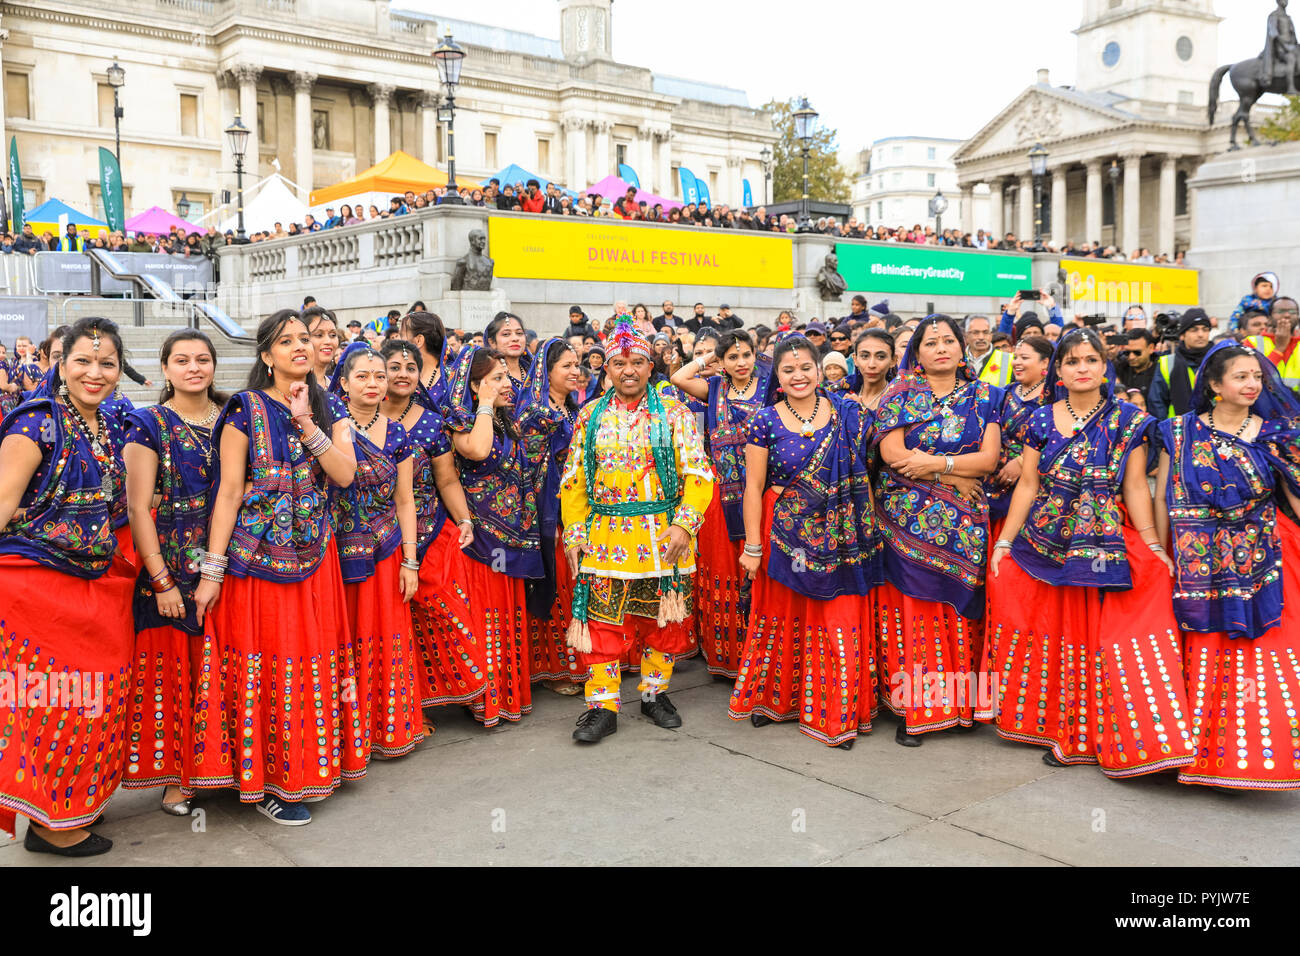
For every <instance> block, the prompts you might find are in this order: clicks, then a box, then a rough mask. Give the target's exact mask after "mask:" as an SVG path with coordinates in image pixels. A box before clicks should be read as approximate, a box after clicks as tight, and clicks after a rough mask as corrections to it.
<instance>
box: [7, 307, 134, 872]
mask: <svg viewBox="0 0 1300 956" xmlns="http://www.w3.org/2000/svg"><path fill="white" fill-rule="evenodd" d="M61 347H62V351H63V358H62V360H61V362H60V364H59V365H58V366H57V369H58V377H59V380H60V381H56V383H55V390H54V394H53V395H52V396H50V397H41V398H33V399H30V400H29V401H26V402H24V403H23V404H21V405H19V406H18V408H16V409H15V410H14V411H12V412H10V413H9V414H8V415H6V416H5V418H4V420H3V422H0V529H3V531H0V594H4V595H5V596H6V599H5V602H4V610H3V612H2V613H0V682H3V683H4V684H7V685H8V686H6V687H2V688H0V695H2V696H5V697H8V698H9V700H8V702H7V703H6V704H5V705H4V706H2V707H0V831H3V832H4V833H6V834H8V835H9V836H11V837H12V836H16V835H17V821H16V815H17V814H20V813H21V814H22V815H23V816H25V817H27V818H28V819H29V820H30V821H31V823H30V825H29V826H28V828H27V835H26V838H25V842H24V845H25V846H26V848H27V849H28V850H30V851H33V852H39V853H53V854H56V855H59V856H77V857H80V856H93V855H95V854H99V853H105V852H107V851H108V850H109V849H110V848H111V847H112V845H113V843H112V841H111V840H108V839H106V838H104V837H101V836H99V835H98V834H96V833H91V832H90V830H89V829H88V828H89V826H90V825H91V824H92V823H94V822H95V821H96V820H97V819H99V816H100V814H101V813H103V810H104V805H105V804H106V803H107V802H108V799H109V797H111V796H112V795H113V791H115V790H116V789H117V785H118V783H120V782H121V780H122V768H123V764H124V758H125V753H126V736H127V717H126V715H127V708H128V701H129V698H130V693H131V647H132V642H133V639H134V636H135V635H134V633H133V630H132V627H131V611H130V608H131V584H132V580H133V578H134V572H133V569H132V568H131V567H130V566H129V565H127V564H126V562H125V561H123V560H122V558H121V557H120V556H118V555H117V553H116V552H117V541H116V539H115V537H114V535H113V530H112V521H111V518H110V514H109V512H110V506H111V504H112V502H113V501H114V500H115V499H117V498H119V497H121V498H124V497H125V494H124V487H125V481H124V478H123V465H122V459H121V447H120V445H117V444H116V443H115V439H114V437H113V434H112V432H111V431H110V429H109V428H108V426H107V424H106V422H105V417H104V414H103V412H102V410H101V408H100V406H101V404H102V403H103V401H104V399H105V398H106V397H108V396H109V395H111V394H112V392H113V389H114V388H115V387H116V385H117V381H118V377H119V376H120V375H121V369H122V340H121V339H120V338H119V337H118V334H117V327H116V326H115V325H114V324H113V323H112V322H109V321H108V320H107V319H100V318H86V319H82V320H80V321H79V322H77V323H76V324H75V325H74V326H72V328H71V330H70V331H69V332H68V333H67V334H66V335H65V336H64V339H63V342H62V344H61Z"/></svg>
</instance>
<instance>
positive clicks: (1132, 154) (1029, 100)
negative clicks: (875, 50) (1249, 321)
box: [953, 0, 1265, 255]
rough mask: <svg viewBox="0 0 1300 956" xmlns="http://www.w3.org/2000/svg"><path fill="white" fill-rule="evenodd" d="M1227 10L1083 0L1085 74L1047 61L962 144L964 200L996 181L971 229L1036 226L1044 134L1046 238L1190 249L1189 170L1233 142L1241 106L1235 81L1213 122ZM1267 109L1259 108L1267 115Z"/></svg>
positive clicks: (1192, 3) (1167, 1)
mask: <svg viewBox="0 0 1300 956" xmlns="http://www.w3.org/2000/svg"><path fill="white" fill-rule="evenodd" d="M1227 12H1228V13H1229V14H1230V15H1231V10H1229V11H1227ZM1220 20H1221V18H1220V17H1219V16H1217V15H1216V13H1215V10H1214V4H1213V0H1083V19H1082V22H1081V23H1080V25H1079V27H1078V29H1076V30H1075V31H1074V32H1075V35H1076V36H1077V37H1078V45H1077V60H1078V62H1077V68H1076V74H1077V78H1078V79H1077V82H1076V84H1075V85H1074V86H1054V85H1053V84H1052V83H1051V79H1050V73H1049V71H1048V70H1039V71H1038V75H1037V78H1036V82H1035V83H1033V84H1032V85H1030V86H1029V87H1027V88H1026V89H1025V90H1024V92H1022V93H1021V94H1020V95H1019V96H1017V97H1016V98H1015V99H1014V100H1013V101H1012V102H1011V103H1009V104H1008V105H1007V106H1006V107H1005V108H1004V109H1003V110H1002V111H1001V112H999V113H998V114H997V115H996V116H995V117H993V119H992V120H990V121H989V122H988V123H987V124H986V125H985V126H984V127H983V128H982V129H981V130H980V131H979V132H978V133H976V134H975V136H973V137H971V139H969V140H967V141H966V143H964V144H963V145H962V146H961V147H960V148H959V149H958V150H957V151H956V153H955V154H954V155H953V162H954V163H955V165H956V167H957V182H958V188H959V189H960V191H961V195H962V198H963V200H965V199H966V198H968V197H969V196H970V195H971V192H972V190H973V189H974V188H975V187H976V186H977V185H979V184H986V185H987V187H988V190H989V207H988V219H987V221H986V222H979V221H976V220H975V219H974V218H973V217H972V218H968V219H967V220H965V221H964V222H963V228H965V229H967V230H972V229H975V228H978V227H983V228H992V229H993V231H994V232H995V233H997V234H998V235H1002V234H1004V233H1006V232H1014V233H1015V234H1016V235H1017V236H1018V237H1022V238H1032V237H1033V235H1034V218H1035V217H1034V211H1035V209H1034V190H1033V179H1032V176H1031V175H1030V161H1029V156H1028V152H1029V150H1030V149H1031V148H1032V147H1033V146H1034V144H1035V143H1042V144H1043V146H1044V147H1045V148H1046V149H1047V151H1048V154H1049V156H1048V171H1047V174H1046V176H1045V177H1044V182H1043V184H1042V203H1041V212H1042V220H1043V233H1044V236H1045V238H1046V239H1048V240H1050V241H1052V242H1056V243H1058V244H1059V243H1064V242H1066V241H1074V242H1084V241H1086V242H1098V241H1100V242H1103V243H1106V244H1113V245H1115V246H1117V247H1119V248H1120V249H1121V250H1123V251H1124V252H1125V253H1129V252H1131V251H1132V250H1134V249H1137V248H1139V247H1146V248H1149V249H1150V250H1151V251H1152V252H1153V253H1160V252H1165V253H1169V254H1171V255H1172V254H1173V253H1175V252H1176V251H1180V250H1185V249H1186V248H1187V247H1188V246H1189V245H1190V242H1191V237H1192V232H1193V222H1192V219H1193V216H1194V215H1195V209H1194V208H1193V203H1192V197H1191V194H1190V193H1189V190H1188V189H1187V181H1188V179H1189V178H1191V177H1192V176H1193V175H1194V174H1195V172H1196V169H1197V168H1198V166H1199V165H1200V164H1201V162H1202V161H1203V160H1205V159H1206V158H1207V157H1210V156H1212V155H1216V154H1218V153H1221V152H1223V151H1224V150H1225V149H1226V148H1227V145H1228V123H1229V120H1230V118H1231V116H1232V113H1233V111H1234V110H1235V109H1236V103H1235V102H1232V101H1231V99H1232V96H1233V94H1232V89H1231V87H1230V86H1228V85H1227V83H1224V92H1225V93H1226V95H1227V96H1228V97H1229V100H1230V101H1229V102H1224V101H1223V100H1222V99H1221V101H1220V104H1219V110H1218V115H1217V116H1216V120H1215V123H1214V124H1213V125H1211V124H1209V123H1208V121H1207V112H1206V111H1207V105H1208V97H1209V79H1210V76H1211V74H1212V73H1213V72H1214V70H1215V68H1217V67H1218V66H1220V65H1221V64H1220V62H1219V59H1218V56H1219V54H1218V25H1219V22H1220ZM1261 39H1262V25H1261ZM1264 111H1265V110H1264V108H1262V107H1257V116H1256V118H1257V119H1258V118H1259V116H1260V115H1262V114H1263V112H1264ZM963 208H965V209H971V208H972V207H971V204H969V203H965V202H964V203H963Z"/></svg>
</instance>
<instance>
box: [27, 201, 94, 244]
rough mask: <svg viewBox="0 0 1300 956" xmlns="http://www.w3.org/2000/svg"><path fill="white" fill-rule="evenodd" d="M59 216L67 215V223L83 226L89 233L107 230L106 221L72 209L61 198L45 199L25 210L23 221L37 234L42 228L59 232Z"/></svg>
mask: <svg viewBox="0 0 1300 956" xmlns="http://www.w3.org/2000/svg"><path fill="white" fill-rule="evenodd" d="M60 216H67V217H68V222H69V224H71V225H74V226H77V227H78V228H80V227H82V226H85V227H86V228H87V229H88V230H89V231H90V233H91V235H96V236H99V235H103V234H105V233H106V232H108V223H106V222H104V221H103V220H102V219H96V218H95V217H94V216H88V215H86V214H85V213H84V212H81V211H80V210H78V209H73V208H72V207H71V206H69V205H68V204H67V203H65V202H63V200H61V199H47V200H45V202H43V203H41V204H40V205H39V206H37V207H36V208H35V209H29V210H27V212H26V213H24V214H23V222H25V223H30V224H31V227H32V229H33V231H35V232H36V234H37V235H40V234H41V232H42V231H43V230H45V231H49V232H59V231H60V230H59V217H60Z"/></svg>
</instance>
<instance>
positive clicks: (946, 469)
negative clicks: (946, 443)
mask: <svg viewBox="0 0 1300 956" xmlns="http://www.w3.org/2000/svg"><path fill="white" fill-rule="evenodd" d="M956 466H957V459H956V458H954V457H953V456H952V455H944V456H943V473H944V474H945V475H951V474H952V470H953V468H955V467H956Z"/></svg>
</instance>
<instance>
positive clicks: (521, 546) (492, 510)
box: [445, 345, 544, 578]
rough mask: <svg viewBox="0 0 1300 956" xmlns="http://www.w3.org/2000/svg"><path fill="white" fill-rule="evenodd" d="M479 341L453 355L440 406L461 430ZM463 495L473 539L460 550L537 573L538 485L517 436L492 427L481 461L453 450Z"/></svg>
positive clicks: (467, 418) (471, 411)
mask: <svg viewBox="0 0 1300 956" xmlns="http://www.w3.org/2000/svg"><path fill="white" fill-rule="evenodd" d="M478 351H479V348H478V346H474V345H467V346H466V347H465V348H463V349H461V352H460V355H459V356H458V357H457V359H456V365H455V369H454V374H453V375H452V376H451V380H450V381H451V384H450V385H449V386H448V388H449V391H448V393H447V403H446V406H445V411H446V420H447V427H448V428H450V429H451V431H452V432H459V433H466V432H468V431H470V430H471V429H472V428H473V427H474V420H475V417H476V415H475V408H474V393H473V392H472V391H471V390H470V385H469V376H470V369H471V368H472V367H473V364H474V356H475V355H476V354H477V353H478ZM456 461H457V465H458V467H459V469H460V473H461V485H462V486H463V487H464V489H465V501H466V503H467V504H468V505H469V509H470V511H471V512H473V515H474V540H473V542H472V543H471V544H470V545H469V547H467V548H466V549H465V553H466V554H468V555H470V556H471V557H473V558H474V559H475V560H476V561H478V562H480V563H482V564H486V565H488V566H490V567H493V568H499V569H500V570H503V571H504V572H505V573H506V574H508V575H510V577H514V578H537V577H541V576H542V574H543V573H544V569H543V566H542V542H541V529H540V526H539V522H538V518H537V489H536V487H535V485H534V478H533V475H532V472H531V469H530V468H529V464H528V460H527V458H526V456H525V454H524V446H523V443H522V442H518V441H515V440H514V439H512V438H511V437H510V436H509V435H505V434H502V433H500V432H498V431H497V430H496V429H495V428H494V429H493V435H492V451H491V452H490V453H489V454H488V457H487V458H486V459H484V460H483V461H470V460H469V459H467V458H464V457H462V456H461V455H459V454H457V456H456Z"/></svg>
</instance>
